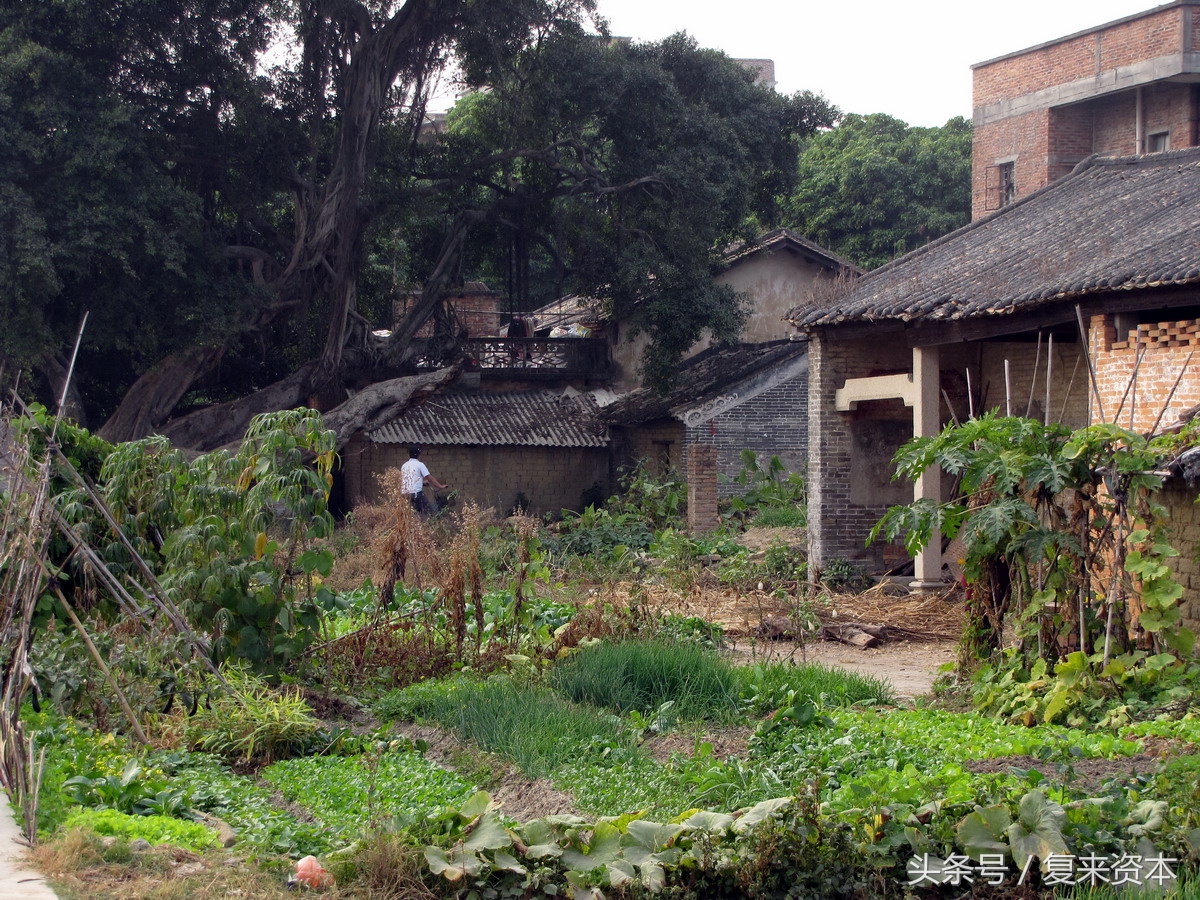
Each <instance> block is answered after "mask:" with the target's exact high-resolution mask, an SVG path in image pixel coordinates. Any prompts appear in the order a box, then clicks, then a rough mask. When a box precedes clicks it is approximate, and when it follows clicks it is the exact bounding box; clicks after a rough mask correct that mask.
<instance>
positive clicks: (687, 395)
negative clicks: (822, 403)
mask: <svg viewBox="0 0 1200 900" xmlns="http://www.w3.org/2000/svg"><path fill="white" fill-rule="evenodd" d="M807 349H808V343H807V342H806V341H789V340H783V341H767V342H764V343H758V344H729V345H725V346H715V347H709V348H708V349H707V350H705V351H704V352H703V353H699V354H697V355H696V356H694V357H692V358H691V359H689V360H687V361H686V362H684V364H683V365H682V366H681V367H680V370H679V387H677V388H676V389H675V390H673V391H671V392H670V393H668V394H657V393H655V392H654V391H651V390H649V389H647V388H640V389H639V390H636V391H633V392H632V393H629V394H626V395H625V396H624V397H622V398H621V399H620V400H618V401H616V402H615V403H611V404H609V405H608V406H606V407H604V411H603V413H602V415H603V418H604V420H605V421H606V422H610V423H612V424H614V425H640V424H641V423H643V422H651V421H653V420H655V419H661V418H664V417H666V416H669V415H671V414H672V411H677V410H680V409H684V408H689V407H693V406H696V405H698V404H700V403H703V402H704V401H706V400H708V399H710V398H712V397H713V396H715V395H717V394H720V393H721V392H722V391H723V390H724V389H725V388H727V387H729V386H730V385H733V384H736V383H738V382H739V381H742V380H743V379H745V378H747V377H749V376H750V375H753V374H754V373H755V372H758V371H760V370H762V369H765V368H766V367H767V366H771V365H776V364H779V363H782V362H785V361H787V360H790V359H792V358H794V357H796V356H798V355H800V354H801V353H803V352H805V351H806V350H807Z"/></svg>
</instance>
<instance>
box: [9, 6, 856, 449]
mask: <svg viewBox="0 0 1200 900" xmlns="http://www.w3.org/2000/svg"><path fill="white" fill-rule="evenodd" d="M450 71H452V72H455V73H457V74H456V76H455V77H456V79H457V81H458V83H459V85H460V86H461V87H465V88H486V91H484V92H482V93H478V94H476V95H474V97H473V99H472V100H471V101H470V102H469V103H465V104H460V106H459V107H458V108H456V110H455V111H452V115H451V120H450V127H449V128H448V129H447V130H446V131H445V133H444V134H442V135H440V136H439V137H436V138H434V139H429V138H428V137H426V136H424V135H423V131H422V126H423V123H425V122H426V121H427V117H426V108H427V104H428V102H429V98H430V95H431V91H432V90H433V89H435V87H436V86H437V85H438V84H439V83H440V84H442V85H443V86H444V85H445V83H446V82H445V78H444V74H443V73H446V72H450ZM835 116H836V110H833V109H832V108H831V107H829V106H828V104H826V103H825V101H824V100H823V99H822V98H820V97H819V96H816V97H815V96H812V95H810V94H798V95H796V96H794V97H790V98H789V97H782V96H780V95H777V94H775V93H774V92H773V91H771V90H770V89H768V88H765V87H762V86H759V85H756V84H754V83H753V80H752V78H751V77H750V75H749V74H748V73H746V72H745V71H743V70H742V69H741V68H740V67H739V66H738V65H737V64H736V63H735V62H733V61H732V60H729V59H728V58H727V57H725V56H724V55H722V54H720V53H716V52H713V51H703V50H700V49H698V48H697V47H696V46H695V44H694V43H693V42H692V41H691V40H690V39H688V38H686V37H685V36H676V37H673V38H669V39H667V40H665V41H662V42H660V43H654V44H629V43H628V42H621V41H611V40H608V39H607V38H606V36H605V25H604V22H603V21H602V20H600V19H599V18H598V17H597V16H596V14H595V8H594V0H561V2H556V0H406V2H403V3H396V2H387V0H294V2H291V0H155V2H153V3H147V2H135V0H71V2H67V0H13V2H10V3H7V4H5V5H4V7H3V9H0V315H2V317H3V323H2V324H3V328H0V364H3V365H5V367H6V369H7V371H8V372H9V374H10V375H11V374H12V373H13V372H15V371H20V372H27V373H29V374H30V376H32V377H34V378H35V379H36V380H37V384H38V385H39V388H40V390H42V391H43V392H44V393H45V394H46V396H47V397H58V396H59V395H60V392H61V389H62V386H63V382H64V380H65V375H66V371H67V365H66V359H67V356H68V353H69V350H70V348H71V346H72V344H73V342H74V339H75V333H76V330H77V328H78V323H79V321H80V319H81V317H82V315H83V313H84V312H85V311H86V312H88V313H89V315H90V318H89V322H88V326H87V328H86V330H85V332H84V334H83V345H82V349H81V352H80V355H79V360H78V369H77V373H76V377H75V378H74V379H73V380H72V383H71V385H70V390H69V391H68V392H67V393H66V397H67V399H68V402H69V403H70V404H71V410H72V413H73V414H74V416H75V417H76V418H77V419H78V420H80V421H81V422H85V423H87V424H90V425H92V426H93V427H95V426H97V425H99V428H98V430H99V432H100V433H101V434H102V435H103V436H105V437H106V438H108V439H110V440H114V441H121V440H128V439H133V438H138V437H141V436H144V435H146V434H149V433H154V432H158V433H162V434H165V435H167V436H168V437H170V438H171V439H172V440H174V441H175V442H177V443H178V444H180V445H182V446H187V447H191V448H195V449H208V448H211V447H215V446H219V445H222V444H225V443H227V442H229V441H231V440H233V439H235V438H236V437H237V436H238V435H240V434H241V433H242V432H243V431H244V429H245V426H246V423H247V422H248V421H249V419H250V418H251V416H253V415H254V414H256V413H259V412H264V411H268V410H273V409H285V408H289V407H293V406H297V405H302V404H306V403H311V402H313V400H312V398H314V397H317V398H320V403H321V405H322V407H323V408H325V409H327V410H330V415H329V419H330V421H331V424H332V425H333V427H334V428H335V429H336V430H337V431H338V432H339V436H340V437H341V438H343V439H344V438H345V437H346V436H348V435H349V433H350V432H352V431H353V430H355V429H357V428H360V427H363V426H365V425H370V424H372V423H374V422H379V421H382V420H383V419H385V418H386V417H387V416H389V415H391V414H394V413H395V412H396V411H397V410H398V409H399V408H401V407H402V406H403V405H404V404H405V403H406V402H409V401H410V400H411V398H412V397H413V396H414V395H416V394H418V393H420V392H422V391H426V390H431V389H435V388H436V387H437V386H438V385H439V384H440V383H441V382H443V381H444V380H445V379H446V378H448V377H449V376H450V374H452V373H453V371H454V370H453V367H452V366H450V367H448V368H447V369H446V370H445V371H444V372H441V373H426V374H423V375H415V374H413V369H412V367H411V364H410V361H411V359H412V357H413V355H414V353H415V352H416V350H417V349H418V344H420V342H419V341H417V339H416V337H415V335H416V334H417V332H418V329H420V327H421V326H422V325H423V324H424V323H425V322H426V321H428V320H429V319H430V318H431V317H436V316H437V315H439V314H440V312H439V311H440V310H441V308H442V304H441V299H442V297H443V294H444V291H445V290H446V288H447V286H449V285H451V284H453V283H455V282H457V281H461V280H462V279H463V278H471V277H478V276H479V275H480V274H485V275H495V274H496V273H505V272H507V273H512V272H519V273H522V277H521V278H517V279H510V280H509V287H510V288H512V289H513V292H512V296H513V297H514V302H518V303H519V302H529V301H533V300H544V299H549V296H548V295H551V294H553V293H555V292H558V291H566V290H574V291H588V292H592V293H596V294H599V295H601V296H603V297H604V298H605V300H606V301H607V302H608V303H609V304H610V306H611V309H612V311H613V313H614V314H615V315H618V316H621V317H622V319H623V320H624V321H628V322H629V323H630V324H631V325H632V326H633V327H634V328H638V329H642V330H645V331H646V332H647V333H648V334H649V336H650V338H651V340H652V346H653V352H652V353H651V354H650V355H649V357H648V358H649V359H650V360H651V362H650V365H649V367H648V373H647V374H648V375H649V376H651V378H654V377H655V376H660V377H665V376H666V374H667V373H669V372H670V371H671V368H672V363H673V362H674V361H675V360H677V359H678V358H679V355H680V354H681V353H682V352H683V351H684V350H686V349H687V347H689V346H690V345H691V344H692V343H693V342H694V341H695V340H696V339H697V338H699V337H700V336H701V334H702V333H703V332H704V331H705V330H706V329H709V330H712V331H715V332H718V333H721V334H727V335H728V334H734V333H736V331H737V329H738V327H739V325H740V322H741V320H742V318H743V311H742V310H741V308H740V306H739V304H738V301H737V298H736V297H735V296H734V295H732V294H731V293H730V292H729V291H728V290H727V289H723V288H720V287H718V286H716V285H714V284H713V283H712V278H711V274H712V268H713V265H714V261H715V260H716V259H717V256H718V254H719V252H720V250H721V249H722V248H723V247H724V246H726V245H727V243H728V242H729V241H730V240H733V239H735V238H737V237H739V236H742V235H744V234H746V233H748V232H749V231H750V230H752V229H754V228H756V227H758V226H761V225H771V224H775V223H774V222H773V221H772V219H773V217H774V215H775V206H774V204H775V200H776V198H779V197H782V196H784V195H785V194H786V192H787V191H788V189H789V188H790V187H791V183H790V182H791V179H793V178H794V172H795V146H796V144H795V139H796V138H797V137H798V136H803V135H804V134H807V133H811V132H812V131H813V130H815V129H816V128H817V127H820V126H823V125H828V124H830V123H831V122H832V121H833V120H834V118H835ZM531 272H532V273H533V274H532V275H531V274H530V273H531ZM531 283H532V284H534V285H535V287H536V290H535V291H534V292H533V294H531V293H530V284H531ZM403 285H416V286H418V288H419V291H418V295H417V299H416V302H415V303H411V304H409V307H408V311H407V313H406V315H405V317H404V319H403V321H402V322H400V323H399V324H398V325H397V327H395V328H394V329H393V330H392V331H391V333H390V336H389V337H386V338H379V337H376V336H375V335H374V334H373V332H374V330H375V329H376V328H378V327H379V326H380V325H381V324H386V325H389V326H390V325H391V324H392V323H391V321H390V318H389V317H390V314H391V309H392V300H393V299H394V297H395V296H396V293H397V291H398V290H399V289H400V288H401V286H403ZM537 291H543V292H545V294H544V295H537ZM449 337H452V334H449ZM422 340H424V339H422ZM420 349H421V350H422V351H423V352H424V353H425V354H428V352H429V351H430V349H431V348H430V347H428V346H425V345H422V346H420ZM434 349H436V348H434ZM101 422H102V424H100V423H101Z"/></svg>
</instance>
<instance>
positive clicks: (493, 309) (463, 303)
mask: <svg viewBox="0 0 1200 900" xmlns="http://www.w3.org/2000/svg"><path fill="white" fill-rule="evenodd" d="M417 299H418V298H417V295H409V296H406V297H401V298H399V299H397V300H396V301H395V305H394V309H393V313H394V315H395V320H396V322H399V321H401V320H402V319H403V318H404V316H405V314H406V313H407V312H408V310H409V308H410V307H411V306H412V305H413V304H414V303H415V302H416V301H417ZM445 303H446V305H447V306H449V307H451V308H452V309H453V310H454V315H455V316H456V317H457V318H458V322H459V324H460V325H461V326H462V327H463V328H465V329H466V331H467V336H468V337H490V336H492V335H495V334H498V333H499V330H500V326H501V324H503V323H505V322H507V321H508V319H509V318H510V317H509V314H508V313H505V312H502V311H501V309H500V295H499V294H498V293H496V292H495V291H492V290H489V289H488V288H487V286H486V285H484V284H482V283H481V282H477V281H476V282H469V283H468V284H467V285H465V286H464V287H463V288H462V289H461V290H459V291H457V292H455V293H453V294H449V295H448V296H447V297H446V300H445ZM432 334H433V320H432V319H430V320H429V321H427V322H426V323H425V324H424V325H422V326H421V327H420V329H418V331H417V337H430V336H432Z"/></svg>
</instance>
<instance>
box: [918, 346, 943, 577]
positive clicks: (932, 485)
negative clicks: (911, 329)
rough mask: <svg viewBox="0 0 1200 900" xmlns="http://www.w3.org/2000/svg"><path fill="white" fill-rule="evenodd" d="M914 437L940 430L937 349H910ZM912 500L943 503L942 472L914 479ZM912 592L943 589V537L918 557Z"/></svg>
mask: <svg viewBox="0 0 1200 900" xmlns="http://www.w3.org/2000/svg"><path fill="white" fill-rule="evenodd" d="M913 382H914V385H913V386H914V388H915V391H914V393H915V395H916V398H915V399H916V402H915V403H914V404H913V434H914V435H915V436H917V437H932V436H934V435H936V434H938V433H939V432H940V431H941V430H942V418H941V400H942V398H941V364H940V360H939V353H938V348H937V347H915V348H913ZM913 493H914V496H915V499H917V500H932V501H933V502H934V503H941V502H942V472H941V469H939V468H937V467H936V466H931V467H930V468H928V469H926V470H925V472H924V473H923V474H922V475H921V476H920V477H919V478H918V479H917V483H916V485H915V486H914V490H913ZM915 574H916V578H915V580H914V581H913V584H912V586H913V588H915V589H917V590H922V589H924V590H934V589H937V588H941V587H942V533H941V531H934V532H933V534H931V535H930V536H929V543H928V544H926V545H925V549H924V550H922V551H921V552H920V553H918V554H917V559H916V573H915Z"/></svg>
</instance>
